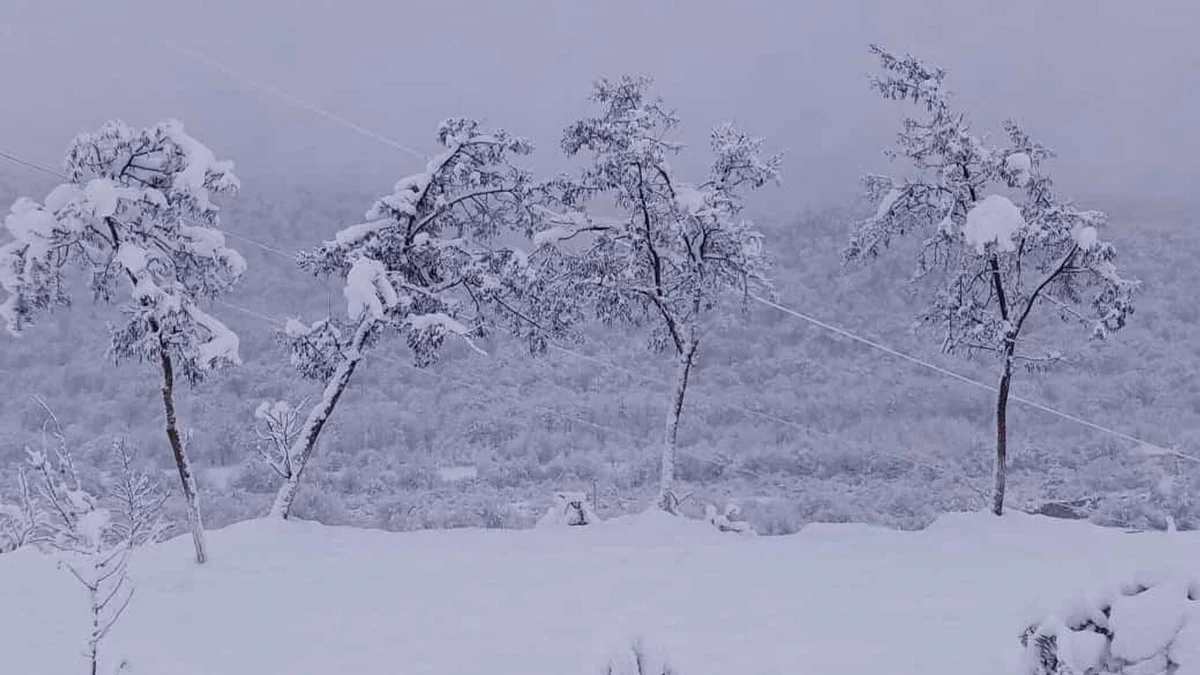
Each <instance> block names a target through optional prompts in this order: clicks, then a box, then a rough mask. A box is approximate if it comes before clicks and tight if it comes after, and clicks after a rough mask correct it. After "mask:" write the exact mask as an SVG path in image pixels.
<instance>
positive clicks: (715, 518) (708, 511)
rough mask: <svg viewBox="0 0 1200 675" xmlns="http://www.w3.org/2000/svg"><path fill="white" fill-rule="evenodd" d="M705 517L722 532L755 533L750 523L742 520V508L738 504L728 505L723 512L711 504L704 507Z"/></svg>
mask: <svg viewBox="0 0 1200 675" xmlns="http://www.w3.org/2000/svg"><path fill="white" fill-rule="evenodd" d="M704 519H705V520H707V521H708V522H709V523H710V524H712V525H713V526H715V527H716V528H717V529H718V530H720V531H722V532H736V533H738V534H754V533H755V532H754V528H753V527H751V526H750V523H748V522H746V521H745V520H742V512H741V509H739V508H738V507H737V505H736V504H729V505H727V506H726V507H725V510H724V511H723V512H718V511H717V507H716V506H714V505H712V504H709V505H708V506H706V507H704Z"/></svg>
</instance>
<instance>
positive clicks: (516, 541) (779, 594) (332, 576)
mask: <svg viewBox="0 0 1200 675" xmlns="http://www.w3.org/2000/svg"><path fill="white" fill-rule="evenodd" d="M189 547H190V542H189V541H188V540H186V539H184V538H181V539H175V540H172V541H170V542H167V543H166V544H163V545H158V546H154V547H151V548H149V549H147V550H144V551H142V552H140V553H139V556H138V557H136V558H135V559H134V561H133V565H132V570H131V575H132V578H133V581H134V583H135V585H136V591H135V597H134V601H133V604H132V606H131V607H130V609H129V612H128V614H127V615H126V616H125V617H124V618H123V619H122V620H121V622H120V623H119V624H118V625H117V627H116V628H115V629H114V632H113V633H112V635H111V637H110V640H109V642H107V643H106V644H105V650H106V653H107V654H108V655H110V656H117V655H120V656H124V657H127V658H128V661H129V665H130V668H131V670H130V671H129V672H131V673H135V674H138V675H146V674H154V675H261V674H262V673H271V672H285V673H289V674H291V675H333V674H348V673H353V674H354V675H385V674H386V675H408V674H412V675H417V674H430V675H432V674H434V673H436V674H438V675H460V674H461V675H467V674H472V675H474V674H478V673H496V674H505V675H507V674H509V673H521V674H522V675H542V674H545V675H552V674H553V675H563V674H570V673H581V674H584V673H586V674H593V673H598V672H601V669H602V667H603V666H604V665H605V662H606V661H607V659H608V658H609V657H610V656H611V655H613V654H614V653H616V652H619V651H622V650H624V651H626V652H627V651H628V649H629V646H630V645H631V644H632V642H633V640H634V639H637V638H641V639H642V640H644V642H645V643H646V644H647V646H648V647H651V648H652V649H653V650H655V651H661V652H663V653H665V654H667V655H668V658H669V662H670V664H671V665H672V667H673V668H674V669H675V670H676V672H678V673H679V674H680V675H718V674H720V675H728V674H730V673H738V674H740V675H751V674H759V673H761V674H774V673H780V674H782V673H803V672H811V673H842V674H846V675H879V674H880V673H888V674H897V675H901V674H906V673H911V674H913V675H918V674H920V675H952V674H953V675H957V674H960V673H965V672H970V673H975V674H978V675H992V674H996V675H999V674H1001V673H1003V674H1006V675H1011V674H1012V673H1016V672H1018V668H1019V667H1020V663H1021V655H1020V649H1019V643H1018V640H1017V637H1018V635H1019V634H1020V633H1021V631H1022V630H1023V629H1024V628H1025V627H1027V626H1028V625H1030V624H1031V623H1033V622H1034V621H1035V620H1037V619H1040V618H1042V617H1043V616H1046V615H1047V614H1049V613H1051V612H1054V611H1056V610H1059V609H1061V607H1063V606H1064V605H1066V604H1069V602H1070V601H1071V600H1072V599H1074V598H1077V597H1080V596H1083V595H1086V594H1088V593H1089V592H1091V591H1093V590H1094V589H1097V588H1100V589H1106V588H1110V587H1115V586H1116V585H1119V584H1122V583H1125V582H1128V581H1130V580H1131V579H1132V578H1134V577H1135V576H1137V575H1139V574H1155V575H1158V576H1162V575H1171V574H1182V573H1187V572H1195V571H1196V568H1197V561H1200V535H1197V534H1192V533H1148V534H1126V533H1123V532H1120V531H1115V530H1105V529H1101V528H1097V527H1094V526H1091V525H1087V524H1082V523H1078V522H1064V521H1055V520H1051V519H1045V518H1037V517H1030V516H1024V515H1010V516H1006V517H1004V518H1003V519H996V518H993V517H992V516H990V515H984V514H970V515H951V516H946V517H943V518H942V519H941V520H939V521H938V522H936V523H935V524H934V525H932V526H931V527H930V528H929V529H927V530H925V531H921V532H895V531H889V530H883V529H877V528H871V527H867V526H862V525H840V524H839V525H812V526H810V527H808V528H806V529H805V530H803V531H802V532H800V533H799V534H796V535H793V536H788V537H742V536H737V535H733V534H721V533H719V532H717V531H716V529H715V528H714V527H712V526H711V525H708V524H705V523H701V522H694V521H683V520H680V519H673V518H670V517H667V516H664V515H660V514H657V513H647V514H642V515H640V516H634V517H629V518H624V519H618V520H614V521H610V522H608V523H602V524H600V525H597V526H592V527H584V528H562V529H539V530H532V531H492V530H450V531H427V532H419V533H404V534H394V533H385V532H379V531H368V530H356V529H351V528H329V527H324V526H320V525H316V524H312V523H302V522H274V521H252V522H246V523H241V524H238V525H234V526H232V527H229V528H227V529H225V530H220V531H214V532H212V533H211V549H212V560H211V562H210V563H209V564H208V565H206V566H203V567H200V566H197V565H195V564H193V563H192V562H191V560H190V548H189ZM85 636H86V603H85V600H84V598H83V597H82V595H81V593H80V592H79V590H78V588H77V586H76V585H75V584H74V581H73V580H72V579H70V578H69V577H68V573H67V572H65V571H62V570H58V569H55V568H54V566H53V565H52V564H51V563H49V562H48V561H46V560H45V559H43V558H42V557H41V556H40V555H38V554H36V553H34V552H32V551H20V552H17V553H15V554H11V555H8V556H4V557H0V654H2V655H3V659H2V661H3V663H4V666H5V667H4V669H3V672H4V673H6V675H8V674H11V675H59V674H62V675H67V674H68V673H78V672H82V671H81V669H82V668H83V667H84V666H85V663H84V661H83V660H82V658H81V657H80V656H79V655H78V654H79V648H81V647H82V644H83V640H84V638H85Z"/></svg>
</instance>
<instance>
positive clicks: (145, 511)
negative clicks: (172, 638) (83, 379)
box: [22, 409, 164, 675]
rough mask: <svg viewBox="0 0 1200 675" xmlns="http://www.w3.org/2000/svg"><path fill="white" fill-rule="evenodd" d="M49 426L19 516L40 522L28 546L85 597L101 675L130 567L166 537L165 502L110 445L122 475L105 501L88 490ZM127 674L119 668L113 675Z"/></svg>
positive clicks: (33, 459)
mask: <svg viewBox="0 0 1200 675" xmlns="http://www.w3.org/2000/svg"><path fill="white" fill-rule="evenodd" d="M47 412H49V410H48V409H47ZM51 424H52V435H53V438H54V442H53V443H43V447H42V449H41V450H40V451H33V450H30V451H29V452H28V465H29V469H30V478H29V479H28V480H29V482H28V483H26V484H25V485H26V487H27V488H28V489H26V490H25V492H24V493H23V494H24V499H25V502H24V504H23V507H22V510H23V511H27V512H30V513H32V514H35V515H34V516H33V517H32V518H31V519H30V521H31V522H33V523H36V529H37V531H36V534H34V535H31V536H30V537H29V539H28V541H29V543H33V544H36V545H38V546H39V547H40V548H41V549H43V550H45V551H47V552H49V553H50V554H51V555H52V556H53V557H54V558H55V559H56V560H57V562H58V565H59V566H60V567H62V568H64V569H66V570H67V571H69V572H70V573H71V576H73V577H74V578H75V580H76V581H78V582H79V584H80V585H81V586H83V588H84V589H85V590H86V592H87V597H88V607H89V611H90V614H91V632H90V633H89V635H88V638H87V643H86V645H87V648H86V650H85V652H84V655H85V656H86V658H87V659H88V663H89V667H90V670H89V672H90V674H91V675H97V673H99V672H100V664H101V659H100V647H101V643H102V642H103V641H104V639H105V637H106V636H107V635H108V633H109V631H110V630H111V629H112V627H113V626H114V625H115V624H116V623H117V621H118V620H119V619H120V618H121V615H122V614H123V613H124V612H125V609H126V607H128V605H129V602H130V600H131V599H132V598H133V584H132V582H131V581H130V579H129V574H128V567H129V559H130V557H131V556H132V555H133V552H134V550H135V549H136V548H137V547H138V546H140V545H142V544H144V543H146V542H148V541H153V540H154V539H155V538H156V536H157V535H158V533H159V532H160V531H161V528H162V521H161V520H160V513H161V509H162V504H163V499H164V496H163V495H161V494H159V493H158V492H157V490H156V489H155V488H154V485H153V483H152V482H151V481H150V479H149V477H148V476H146V475H145V474H143V473H141V472H139V471H137V470H136V469H135V468H134V467H133V462H134V454H133V453H132V452H131V450H130V449H129V447H128V446H127V445H126V444H125V443H123V442H120V441H118V442H117V443H114V445H113V454H114V459H115V461H116V465H117V471H116V472H115V473H114V474H112V475H109V476H107V477H106V480H105V481H104V482H106V483H107V484H108V485H109V487H108V489H107V494H105V495H100V496H97V495H96V494H94V493H93V492H92V491H89V490H87V489H85V488H84V487H83V483H82V482H81V481H80V478H79V475H78V473H77V472H76V469H75V461H74V458H73V457H72V454H71V452H70V450H69V449H68V447H67V442H66V438H65V437H64V436H63V432H62V429H61V427H59V424H58V421H57V419H55V418H54V417H53V415H52V414H51V417H50V420H49V421H48V422H47V426H48V427H50V426H51ZM124 667H125V664H124V662H119V663H118V664H117V665H116V666H115V667H114V668H112V669H111V670H109V671H108V672H111V673H117V672H120V671H121V670H123V669H124Z"/></svg>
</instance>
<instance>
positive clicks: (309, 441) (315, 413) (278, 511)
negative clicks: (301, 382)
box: [268, 321, 373, 520]
mask: <svg viewBox="0 0 1200 675" xmlns="http://www.w3.org/2000/svg"><path fill="white" fill-rule="evenodd" d="M372 327H373V324H372V323H371V322H369V321H363V322H362V323H361V324H359V327H358V329H357V330H356V331H355V333H354V337H353V339H352V340H351V343H350V348H349V349H347V350H346V353H345V358H343V360H342V362H341V363H339V364H338V366H337V368H336V369H334V371H333V375H332V376H330V378H329V381H328V382H326V383H325V391H324V392H323V393H322V395H321V400H320V401H317V403H316V405H314V406H313V407H312V410H310V411H309V413H308V417H307V418H306V419H305V420H304V426H303V427H302V428H301V429H300V435H299V436H297V437H296V441H295V442H294V443H292V447H291V449H290V450H289V452H288V456H289V457H290V458H291V466H292V472H291V475H289V476H288V477H287V478H286V479H285V480H284V482H283V485H281V486H280V487H279V492H278V493H276V495H275V502H274V504H272V505H271V513H270V514H269V516H268V517H270V518H277V519H280V520H287V518H288V515H289V514H290V513H291V510H292V504H293V503H294V502H295V501H296V493H297V492H299V490H300V477H301V476H302V475H303V473H304V468H305V467H306V466H308V461H309V460H310V459H312V455H313V452H315V451H316V448H317V441H318V440H320V438H321V430H322V429H324V428H325V423H326V422H328V421H329V417H330V415H332V414H333V409H334V408H336V407H337V404H338V400H339V399H341V397H342V392H344V391H346V387H347V386H349V384H350V377H351V376H352V375H354V371H355V370H356V369H357V368H358V364H359V362H360V361H362V359H363V351H362V350H363V343H364V342H366V339H367V335H368V334H369V333H370V332H371V328H372Z"/></svg>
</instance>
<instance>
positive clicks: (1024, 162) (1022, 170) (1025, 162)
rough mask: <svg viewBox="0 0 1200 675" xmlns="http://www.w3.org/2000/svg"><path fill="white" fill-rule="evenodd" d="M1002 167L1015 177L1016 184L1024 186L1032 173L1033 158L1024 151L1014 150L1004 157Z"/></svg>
mask: <svg viewBox="0 0 1200 675" xmlns="http://www.w3.org/2000/svg"><path fill="white" fill-rule="evenodd" d="M1004 168H1006V169H1008V171H1009V173H1011V174H1012V175H1013V177H1014V178H1016V183H1017V185H1018V186H1022V187H1023V186H1025V185H1027V184H1028V183H1029V179H1030V178H1031V177H1032V174H1033V160H1031V159H1030V157H1029V155H1028V154H1027V153H1024V152H1014V153H1012V154H1011V155H1009V156H1008V157H1005V158H1004Z"/></svg>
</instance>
